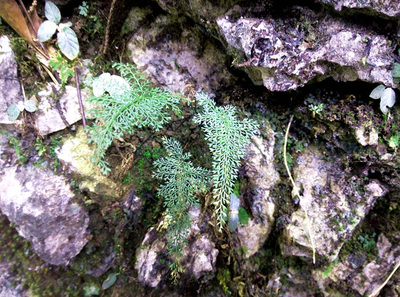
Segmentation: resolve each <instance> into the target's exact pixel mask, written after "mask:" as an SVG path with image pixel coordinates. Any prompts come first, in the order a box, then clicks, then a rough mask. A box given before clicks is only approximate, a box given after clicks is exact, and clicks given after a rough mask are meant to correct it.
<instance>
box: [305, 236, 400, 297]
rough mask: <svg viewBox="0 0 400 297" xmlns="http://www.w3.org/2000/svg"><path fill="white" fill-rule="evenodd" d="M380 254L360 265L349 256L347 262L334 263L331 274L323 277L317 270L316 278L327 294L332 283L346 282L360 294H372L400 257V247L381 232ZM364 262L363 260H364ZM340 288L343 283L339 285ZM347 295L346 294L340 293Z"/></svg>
mask: <svg viewBox="0 0 400 297" xmlns="http://www.w3.org/2000/svg"><path fill="white" fill-rule="evenodd" d="M377 249H378V255H377V257H376V259H374V260H373V261H371V262H369V263H365V264H363V263H362V265H361V266H360V267H358V266H355V263H354V262H352V261H350V257H351V256H349V257H347V259H348V260H347V261H346V262H344V263H343V262H339V263H336V264H333V265H332V268H331V271H330V272H329V274H327V275H325V276H324V277H322V272H321V271H319V270H315V271H314V272H313V277H314V279H316V280H318V282H319V284H318V286H319V287H320V289H321V290H322V291H323V292H325V296H328V295H329V294H331V293H332V292H331V290H330V288H331V287H332V284H333V283H334V284H343V283H346V284H347V285H348V288H351V289H353V290H355V291H356V292H358V293H359V294H360V296H370V295H371V293H372V292H373V291H375V290H376V289H377V288H379V287H380V285H382V284H383V282H384V281H385V280H386V278H387V277H388V275H389V274H390V272H391V271H392V270H393V268H394V266H395V265H396V263H397V262H398V261H400V257H399V256H398V253H399V250H400V248H399V247H398V246H397V245H396V246H393V245H392V244H391V243H390V241H389V240H388V239H387V238H386V237H385V235H383V234H381V235H380V236H379V237H378V242H377ZM362 262H363V261H362ZM338 287H339V288H340V287H341V285H339V286H338ZM340 296H345V295H340Z"/></svg>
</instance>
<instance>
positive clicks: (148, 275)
mask: <svg viewBox="0 0 400 297" xmlns="http://www.w3.org/2000/svg"><path fill="white" fill-rule="evenodd" d="M165 247H166V241H165V240H164V239H163V238H161V237H157V231H156V229H155V228H154V227H152V228H150V229H149V231H148V232H147V233H146V236H145V238H144V240H143V242H142V244H141V246H140V247H139V248H138V249H137V251H136V261H137V264H136V266H135V269H136V270H137V271H138V280H139V282H141V283H142V284H144V285H147V286H149V287H152V288H155V287H157V286H158V284H159V283H160V281H161V278H162V277H163V276H164V275H165V273H166V272H165V268H163V267H162V266H161V265H160V264H159V257H160V254H161V253H163V252H165Z"/></svg>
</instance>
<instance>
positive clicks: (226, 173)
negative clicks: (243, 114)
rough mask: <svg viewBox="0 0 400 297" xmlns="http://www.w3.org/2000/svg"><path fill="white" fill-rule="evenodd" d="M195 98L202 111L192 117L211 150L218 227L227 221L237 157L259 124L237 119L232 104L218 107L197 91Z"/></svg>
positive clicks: (238, 157)
mask: <svg viewBox="0 0 400 297" xmlns="http://www.w3.org/2000/svg"><path fill="white" fill-rule="evenodd" d="M196 99H197V101H198V102H199V104H200V105H201V106H202V107H203V111H202V112H201V113H199V114H197V115H196V116H195V117H194V122H195V123H198V124H202V125H203V130H204V132H205V138H206V140H207V141H208V143H209V146H210V151H211V153H212V158H213V169H212V173H213V197H214V204H215V208H216V213H217V221H218V226H219V230H220V231H221V229H222V226H223V224H224V222H225V221H226V214H227V209H228V205H229V201H230V195H231V194H232V193H233V187H234V185H235V179H236V178H237V173H238V167H239V165H240V160H241V159H242V158H243V157H244V155H245V153H246V148H247V146H248V145H249V143H250V139H251V137H252V136H253V135H255V134H256V132H257V128H258V125H257V123H256V121H254V120H251V119H247V118H245V119H243V120H239V118H238V117H237V115H236V113H237V110H236V108H235V107H233V106H231V105H228V106H222V107H218V106H216V104H215V102H214V101H213V100H212V99H211V98H210V97H209V96H208V95H206V94H204V93H200V94H197V95H196Z"/></svg>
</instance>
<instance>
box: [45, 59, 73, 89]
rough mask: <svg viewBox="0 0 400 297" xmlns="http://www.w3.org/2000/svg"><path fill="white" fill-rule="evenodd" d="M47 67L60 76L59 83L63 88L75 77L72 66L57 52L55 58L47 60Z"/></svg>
mask: <svg viewBox="0 0 400 297" xmlns="http://www.w3.org/2000/svg"><path fill="white" fill-rule="evenodd" d="M49 65H50V66H51V68H53V69H54V70H56V71H58V73H59V74H60V79H61V83H62V85H63V86H64V85H65V84H66V83H67V82H68V79H69V78H70V77H73V76H74V75H75V73H74V69H73V66H72V65H70V63H68V61H67V60H65V59H64V57H63V56H62V55H61V54H60V52H57V54H56V56H55V57H54V58H53V59H51V60H49Z"/></svg>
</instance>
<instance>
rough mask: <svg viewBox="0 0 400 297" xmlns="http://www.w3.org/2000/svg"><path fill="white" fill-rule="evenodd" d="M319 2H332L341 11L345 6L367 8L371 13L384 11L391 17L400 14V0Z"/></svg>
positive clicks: (330, 0)
mask: <svg viewBox="0 0 400 297" xmlns="http://www.w3.org/2000/svg"><path fill="white" fill-rule="evenodd" d="M318 1H319V2H322V3H325V4H330V5H333V6H334V7H335V9H336V10H338V11H341V10H342V9H343V8H352V9H361V8H363V9H365V10H366V11H368V12H371V14H377V13H382V14H385V15H387V16H390V17H398V16H400V2H399V1H397V0H370V1H354V0H318Z"/></svg>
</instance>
